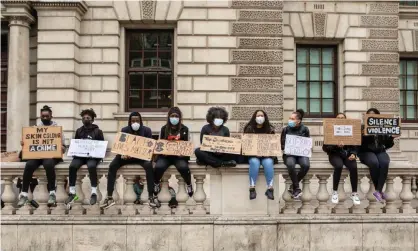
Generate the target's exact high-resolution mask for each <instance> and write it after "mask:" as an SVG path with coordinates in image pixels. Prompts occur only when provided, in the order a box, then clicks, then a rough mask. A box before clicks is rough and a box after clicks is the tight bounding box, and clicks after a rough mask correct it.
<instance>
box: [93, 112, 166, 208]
mask: <svg viewBox="0 0 418 251" xmlns="http://www.w3.org/2000/svg"><path fill="white" fill-rule="evenodd" d="M121 132H123V133H128V134H132V135H135V136H141V137H145V138H150V139H151V138H152V131H151V129H150V128H149V127H146V126H144V124H143V122H142V117H141V114H139V113H138V112H132V113H131V114H130V115H129V120H128V126H125V127H124V128H122V130H121ZM130 164H138V165H141V166H142V167H143V168H144V170H145V176H146V179H147V188H148V201H149V205H150V207H153V208H154V207H159V206H160V203H159V201H158V199H157V196H155V195H154V193H153V191H154V188H153V184H154V170H153V169H152V163H151V161H147V160H141V159H136V158H132V157H130V156H127V155H120V154H117V155H116V156H115V158H114V159H113V160H112V162H111V163H110V165H109V171H108V174H107V197H106V198H105V200H104V201H103V204H102V205H100V207H101V208H104V209H107V208H109V207H111V206H113V205H115V201H114V200H113V197H112V195H113V190H114V189H115V181H116V173H117V171H118V169H119V168H120V167H122V166H125V165H130Z"/></svg>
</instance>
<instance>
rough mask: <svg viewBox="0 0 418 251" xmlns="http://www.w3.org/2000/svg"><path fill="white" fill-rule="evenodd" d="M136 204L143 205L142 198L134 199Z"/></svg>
mask: <svg viewBox="0 0 418 251" xmlns="http://www.w3.org/2000/svg"><path fill="white" fill-rule="evenodd" d="M134 204H135V205H142V201H141V199H136V200H135V201H134Z"/></svg>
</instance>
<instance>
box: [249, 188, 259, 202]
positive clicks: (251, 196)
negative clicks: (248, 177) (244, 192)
mask: <svg viewBox="0 0 418 251" xmlns="http://www.w3.org/2000/svg"><path fill="white" fill-rule="evenodd" d="M255 198H257V192H256V191H255V188H250V200H254V199H255Z"/></svg>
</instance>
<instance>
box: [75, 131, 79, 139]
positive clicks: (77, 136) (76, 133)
mask: <svg viewBox="0 0 418 251" xmlns="http://www.w3.org/2000/svg"><path fill="white" fill-rule="evenodd" d="M74 139H80V134H79V133H78V129H77V130H76V131H75V135H74Z"/></svg>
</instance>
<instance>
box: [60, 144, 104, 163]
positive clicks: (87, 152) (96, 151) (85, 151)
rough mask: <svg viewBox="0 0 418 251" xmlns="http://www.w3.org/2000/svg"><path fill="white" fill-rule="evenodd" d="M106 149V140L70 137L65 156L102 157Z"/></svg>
mask: <svg viewBox="0 0 418 251" xmlns="http://www.w3.org/2000/svg"><path fill="white" fill-rule="evenodd" d="M106 149H107V141H101V140H89V139H72V140H71V144H70V149H69V150H68V154H67V156H70V157H71V156H77V157H87V158H88V157H91V158H100V159H102V158H104V157H105V154H106Z"/></svg>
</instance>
